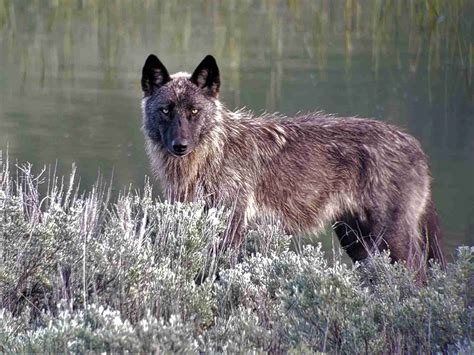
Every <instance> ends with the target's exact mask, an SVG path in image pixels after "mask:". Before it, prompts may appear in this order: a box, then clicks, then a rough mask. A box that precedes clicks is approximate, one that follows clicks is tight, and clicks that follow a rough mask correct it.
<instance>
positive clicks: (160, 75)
mask: <svg viewBox="0 0 474 355" xmlns="http://www.w3.org/2000/svg"><path fill="white" fill-rule="evenodd" d="M170 80H171V78H170V75H169V74H168V70H166V68H165V66H164V65H163V63H161V62H160V60H159V59H158V58H157V57H156V56H155V55H154V54H150V55H149V56H148V58H147V59H146V62H145V65H144V66H143V70H142V90H143V93H144V94H145V96H150V95H153V94H154V93H155V92H156V90H157V89H159V88H160V87H162V86H163V85H165V84H166V83H167V82H168V81H170Z"/></svg>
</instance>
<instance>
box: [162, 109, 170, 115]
mask: <svg viewBox="0 0 474 355" xmlns="http://www.w3.org/2000/svg"><path fill="white" fill-rule="evenodd" d="M161 112H163V113H164V114H165V115H167V114H168V113H170V110H168V109H167V108H165V107H164V108H162V109H161Z"/></svg>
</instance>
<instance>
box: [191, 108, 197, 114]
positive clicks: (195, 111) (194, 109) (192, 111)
mask: <svg viewBox="0 0 474 355" xmlns="http://www.w3.org/2000/svg"><path fill="white" fill-rule="evenodd" d="M198 112H199V110H198V109H197V108H193V109H192V110H191V113H192V114H193V115H195V114H197V113H198Z"/></svg>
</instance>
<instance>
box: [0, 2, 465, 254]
mask: <svg viewBox="0 0 474 355" xmlns="http://www.w3.org/2000/svg"><path fill="white" fill-rule="evenodd" d="M473 21H474V2H473V1H467V0H466V1H462V0H450V1H436V0H435V1H415V0H412V1H398V2H393V1H381V0H373V1H363V0H347V1H329V0H326V1H302V2H299V1H291V0H288V1H255V2H253V1H237V0H235V1H225V2H217V1H202V2H195V1H178V2H175V1H173V2H153V1H93V0H90V1H87V0H83V1H80V0H78V1H59V2H58V1H52V0H51V1H47V0H44V1H19V0H16V1H10V0H3V1H1V0H0V149H1V150H3V151H5V150H6V149H7V147H8V151H9V156H10V158H11V159H14V160H18V161H19V162H24V161H30V162H32V163H33V164H34V165H35V166H36V167H37V168H38V169H40V168H41V167H42V166H43V165H45V164H56V163H57V165H58V169H59V171H60V172H62V173H67V172H68V171H69V170H70V168H71V165H72V163H73V162H75V163H76V164H77V166H78V173H79V175H80V177H81V186H82V187H83V188H84V189H87V188H89V187H90V186H91V185H92V184H93V182H94V181H95V180H96V178H97V174H98V172H99V171H100V172H101V173H103V174H104V175H105V176H106V177H109V176H110V174H111V172H112V170H113V171H114V173H113V175H114V183H113V184H114V185H113V186H114V189H115V190H116V191H118V190H120V189H122V188H124V187H125V186H129V185H130V184H132V185H133V186H134V187H137V188H140V187H141V186H143V181H144V176H145V175H147V174H150V171H149V167H148V162H147V160H146V157H145V153H144V148H143V137H142V133H141V131H140V126H141V112H140V98H141V91H140V82H139V80H140V72H141V67H142V65H143V63H144V60H145V58H146V56H147V55H148V54H149V53H155V54H157V55H158V57H159V58H160V59H161V60H162V61H163V62H164V64H165V65H166V66H167V67H168V69H169V70H170V71H171V72H176V71H183V70H185V71H192V70H193V69H194V68H195V66H196V65H197V64H198V63H199V62H200V60H201V59H202V58H203V57H204V56H205V55H206V54H213V55H214V56H215V57H216V58H217V61H218V64H219V65H220V69H221V74H222V83H223V86H222V94H221V98H222V100H223V101H224V102H225V103H226V105H227V106H228V107H230V108H235V107H242V106H246V107H247V108H249V109H251V110H253V111H255V112H257V113H260V112H262V111H264V110H266V111H279V112H281V113H284V114H287V115H293V114H295V113H296V112H298V111H314V110H324V111H326V112H330V113H336V114H339V115H357V116H360V117H374V118H377V119H380V120H384V121H388V122H392V123H395V124H397V125H399V126H401V127H403V128H405V129H406V130H407V131H409V132H410V133H412V134H413V135H414V136H415V137H417V138H418V139H419V140H420V142H421V144H422V145H423V147H424V149H425V151H426V152H427V154H428V155H429V156H430V159H431V166H432V175H433V190H434V197H435V200H436V202H437V205H438V209H439V213H440V216H441V219H442V224H443V227H444V230H445V234H446V244H447V252H448V254H451V253H453V251H454V247H455V246H456V245H459V244H468V245H473V244H474V187H473V184H474V94H473V93H474V90H473V80H474V74H473V71H474V25H473Z"/></svg>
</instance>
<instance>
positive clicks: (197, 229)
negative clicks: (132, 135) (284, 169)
mask: <svg viewBox="0 0 474 355" xmlns="http://www.w3.org/2000/svg"><path fill="white" fill-rule="evenodd" d="M0 170H1V173H0V246H1V248H0V352H14V353H16V352H40V353H42V352H66V351H73V352H81V353H83V352H88V351H93V352H117V351H119V352H120V351H130V352H143V353H148V352H152V351H167V352H214V351H218V352H237V351H239V352H241V351H246V352H247V351H275V352H281V351H283V352H286V351H296V352H308V351H327V352H334V353H353V352H365V353H374V352H379V353H380V352H390V353H391V352H395V353H402V352H403V353H406V352H409V353H411V352H416V353H420V352H442V351H443V352H445V351H448V352H450V351H466V352H469V351H472V349H473V348H472V340H471V333H472V315H473V313H472V305H473V295H472V287H471V288H469V279H470V278H471V279H472V275H473V271H474V263H473V257H474V248H468V247H461V248H459V249H458V255H457V257H456V260H455V261H454V262H453V263H452V264H450V265H449V266H448V269H447V271H441V270H440V269H439V268H438V267H437V266H436V265H435V266H434V267H433V268H432V269H431V271H430V275H429V280H428V282H427V285H426V286H423V287H418V286H416V284H415V282H414V279H415V275H414V274H413V273H412V272H411V271H409V270H407V269H406V268H405V267H404V266H403V265H391V264H390V263H389V262H388V257H387V255H380V256H377V257H375V258H373V259H372V260H370V262H368V263H367V264H365V265H361V266H357V267H353V266H348V265H346V264H344V263H342V262H341V261H340V260H339V258H338V255H337V254H336V255H335V257H334V259H335V260H334V261H333V262H331V263H328V261H327V259H326V257H325V256H324V255H323V252H322V251H321V250H320V248H318V247H314V246H310V245H308V246H304V247H302V248H301V250H299V251H298V252H295V251H292V250H291V249H290V248H289V246H290V237H289V236H286V235H284V234H283V233H282V232H281V230H280V228H278V226H272V225H259V226H257V227H255V228H256V229H255V230H253V231H250V232H249V234H248V240H247V244H246V253H245V255H244V256H243V257H242V258H241V260H239V261H238V262H237V259H238V258H237V257H236V255H233V254H232V253H231V252H227V253H219V252H216V251H213V250H214V246H216V245H217V241H218V240H219V235H220V234H221V233H222V232H223V231H224V229H225V225H226V219H227V214H226V212H225V211H223V210H217V209H211V210H205V209H204V208H203V206H202V205H201V204H169V203H166V202H158V201H154V200H153V198H152V194H151V188H150V187H149V186H147V187H146V188H145V191H144V192H143V193H142V194H138V193H132V192H129V193H124V194H122V195H121V196H120V197H119V198H118V200H117V202H115V203H107V199H108V198H107V191H106V190H105V189H103V188H101V185H100V184H98V185H97V186H95V187H94V188H93V189H92V190H91V191H90V192H89V193H88V194H85V195H82V196H79V195H78V193H77V188H76V187H75V184H74V173H73V174H72V175H71V177H70V179H66V180H64V179H58V178H56V177H54V174H51V173H48V171H47V170H46V171H44V172H43V174H40V175H39V176H33V174H32V169H31V166H29V165H26V166H24V167H21V168H19V169H18V173H17V174H16V176H15V177H13V176H11V172H10V170H9V167H8V163H7V162H3V164H2V165H1V169H0ZM42 190H45V192H44V193H43V194H41V193H40V191H42ZM203 271H205V272H203ZM204 274H205V275H207V277H206V278H204V280H203V278H200V279H199V280H197V279H196V276H197V275H204ZM471 282H472V280H471ZM471 286H472V285H471Z"/></svg>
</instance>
